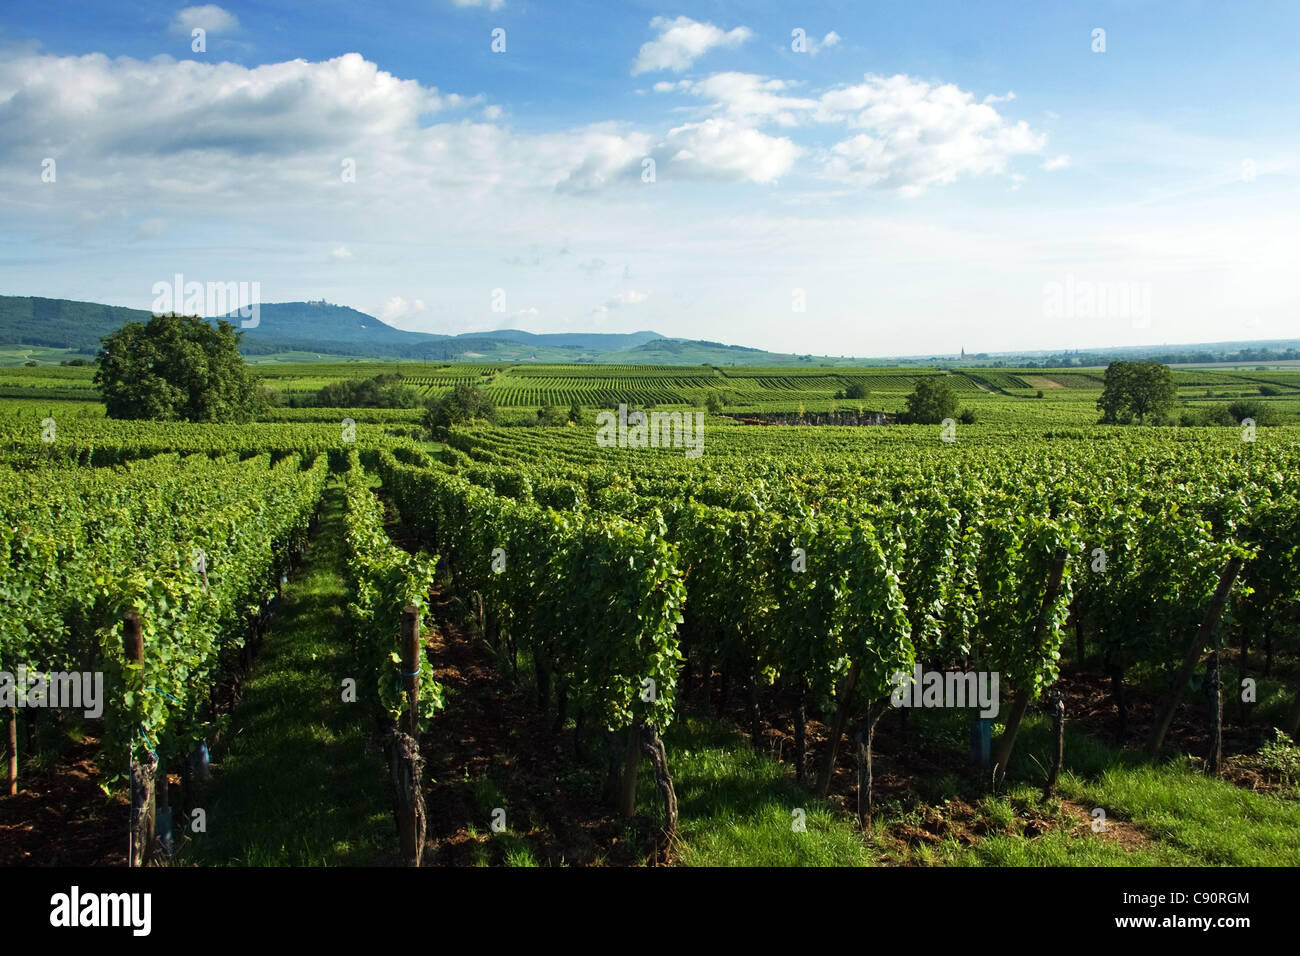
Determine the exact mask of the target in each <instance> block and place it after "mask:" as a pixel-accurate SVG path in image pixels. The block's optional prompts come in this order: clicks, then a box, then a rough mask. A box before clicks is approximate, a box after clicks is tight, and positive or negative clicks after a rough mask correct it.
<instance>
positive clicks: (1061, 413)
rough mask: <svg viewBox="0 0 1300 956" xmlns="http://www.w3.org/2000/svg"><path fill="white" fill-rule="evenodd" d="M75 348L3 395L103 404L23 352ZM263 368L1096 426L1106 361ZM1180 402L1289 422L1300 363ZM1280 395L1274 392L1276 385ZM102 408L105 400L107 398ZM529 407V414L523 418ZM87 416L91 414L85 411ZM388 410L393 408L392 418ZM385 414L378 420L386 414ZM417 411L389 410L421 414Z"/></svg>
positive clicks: (80, 372)
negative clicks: (937, 394) (1244, 409)
mask: <svg viewBox="0 0 1300 956" xmlns="http://www.w3.org/2000/svg"><path fill="white" fill-rule="evenodd" d="M41 352H44V353H54V354H55V355H56V356H66V355H68V354H70V353H67V352H66V351H65V350H52V349H45V350H33V349H21V350H19V349H13V348H10V349H7V350H0V361H4V362H8V364H7V365H3V366H0V399H3V400H17V401H19V402H21V403H22V405H23V406H27V405H29V404H32V403H34V404H36V405H40V404H45V405H48V404H49V403H59V402H74V403H85V402H95V401H96V399H97V397H98V396H97V394H96V392H95V389H94V385H93V382H92V379H93V377H94V369H93V368H88V367H71V366H61V365H57V364H41V365H38V366H36V367H31V368H28V367H25V366H23V365H22V364H21V362H19V364H16V365H15V364H14V363H15V362H17V361H18V360H20V359H21V360H22V361H26V360H27V359H25V358H23V356H25V355H28V354H33V355H35V354H37V353H41ZM253 371H254V374H255V375H257V376H258V377H259V378H261V379H262V380H263V381H265V382H266V384H267V385H268V386H270V387H271V388H272V389H274V390H275V391H277V392H278V393H280V395H281V396H282V397H283V398H284V399H285V400H286V401H287V400H289V399H292V398H294V397H297V398H299V399H301V398H306V397H307V396H309V395H311V394H312V393H314V392H317V391H319V390H320V389H321V388H323V387H324V386H325V385H327V384H329V383H331V382H337V381H343V380H346V379H362V378H369V377H372V376H375V375H400V376H401V377H402V378H403V379H405V381H406V383H407V384H408V385H410V386H411V387H412V388H414V389H415V390H416V391H417V392H418V393H420V394H421V395H422V396H433V395H437V394H439V393H441V392H444V391H446V390H448V389H450V388H452V387H453V386H454V385H455V384H456V383H457V382H469V383H472V384H475V385H479V386H482V387H484V388H486V389H487V391H488V394H490V395H491V396H492V398H493V400H494V401H495V402H496V403H497V405H498V407H500V408H502V409H505V410H510V411H511V413H512V414H511V416H510V417H512V418H513V417H518V415H522V416H523V417H527V416H526V415H524V414H523V413H524V412H527V411H529V410H535V409H538V408H541V407H543V406H546V405H555V406H560V407H562V408H568V407H569V406H570V405H573V404H576V405H579V406H580V407H583V408H588V409H590V408H596V409H604V408H609V409H612V408H616V407H617V406H618V405H619V404H621V403H626V404H628V405H639V406H646V407H649V406H658V407H672V406H685V407H692V408H699V407H703V405H704V404H705V403H706V401H707V400H708V398H709V396H710V395H717V396H718V397H719V398H721V399H722V401H723V402H724V403H725V405H726V407H727V408H728V410H730V411H734V412H828V411H841V412H845V411H852V410H857V409H860V410H863V411H881V412H891V413H896V412H899V411H901V410H902V409H903V408H904V404H905V402H906V399H907V396H908V394H909V393H910V392H911V391H912V389H913V388H914V387H915V385H916V382H917V381H918V380H919V379H920V378H923V377H928V376H936V375H938V376H944V377H945V378H947V379H948V381H949V382H950V383H951V385H952V386H953V388H954V389H955V390H956V392H957V394H958V397H959V401H960V407H961V408H963V409H967V408H968V409H970V410H971V411H972V412H973V413H974V414H975V415H976V418H977V420H978V421H980V422H981V423H988V424H1006V425H1015V424H1025V425H1041V426H1056V425H1088V424H1092V423H1093V422H1095V421H1096V420H1097V407H1096V402H1097V398H1098V397H1099V396H1100V394H1101V388H1102V380H1103V375H1104V370H1101V369H1077V368H1074V369H1059V370H1058V369H1006V368H963V369H953V370H946V371H945V370H942V369H918V368H894V367H878V368H840V369H835V368H826V367H809V366H806V365H800V366H784V367H783V366H713V365H691V366H688V365H585V364H584V365H488V364H485V365H467V364H460V363H442V364H440V363H424V362H362V361H348V362H287V361H286V362H281V363H274V362H270V363H263V364H258V365H255V366H254V367H253ZM1174 381H1175V383H1176V384H1177V386H1178V398H1179V401H1180V402H1182V403H1184V404H1187V405H1193V406H1194V405H1203V404H1206V403H1226V402H1231V401H1234V400H1236V399H1240V398H1262V399H1264V400H1266V401H1268V402H1269V403H1270V405H1273V406H1274V407H1276V408H1277V409H1278V411H1279V412H1280V413H1281V415H1282V418H1283V420H1285V421H1300V367H1293V368H1269V369H1258V368H1255V367H1251V368H1249V369H1242V370H1239V371H1233V370H1230V369H1226V368H1214V369H1208V368H1175V369H1174ZM855 384H856V385H860V386H862V387H863V388H865V389H866V393H867V394H866V397H864V398H862V399H843V398H840V399H837V398H835V395H836V394H837V393H840V394H842V393H843V392H844V391H845V390H846V389H847V388H848V387H849V386H851V385H855ZM1269 392H1272V393H1275V394H1271V395H1270V394H1267V393H1269ZM99 407H100V408H102V406H99ZM334 413H335V410H334V409H280V410H275V411H273V412H272V413H271V414H270V415H269V416H268V418H269V420H273V421H311V420H325V419H328V418H329V417H330V416H332V415H334ZM516 413H518V415H516ZM78 414H85V412H84V411H80V410H79V411H78ZM381 417H382V416H381ZM381 417H372V418H373V420H376V421H378V420H380V418H381ZM416 417H418V416H417V415H416V414H415V413H413V412H411V411H407V412H403V413H400V414H394V415H390V416H387V417H382V419H383V420H392V421H397V420H406V421H410V420H413V419H414V418H416Z"/></svg>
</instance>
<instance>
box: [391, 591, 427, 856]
mask: <svg viewBox="0 0 1300 956" xmlns="http://www.w3.org/2000/svg"><path fill="white" fill-rule="evenodd" d="M420 650H421V643H420V609H419V608H417V607H416V606H415V605H414V604H408V605H406V607H404V608H403V609H402V654H401V657H402V682H403V687H404V689H405V692H406V712H405V714H404V715H403V720H402V721H401V722H400V723H399V724H398V727H397V729H396V730H394V732H393V747H392V762H391V770H392V777H393V789H394V792H395V797H396V801H397V836H398V840H399V842H400V844H401V850H402V859H404V860H405V861H406V865H407V866H419V865H420V859H421V857H422V856H423V855H424V834H425V826H426V820H425V814H424V793H423V791H422V789H421V780H422V777H423V774H422V768H423V760H422V759H421V757H420V713H419V703H420V669H421V668H422V667H423V661H422V660H421V657H422V655H421V654H420Z"/></svg>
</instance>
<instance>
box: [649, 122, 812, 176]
mask: <svg viewBox="0 0 1300 956" xmlns="http://www.w3.org/2000/svg"><path fill="white" fill-rule="evenodd" d="M665 152H667V153H668V154H669V157H670V158H669V163H670V166H669V168H670V169H671V170H672V171H673V172H675V173H677V174H679V175H682V176H684V177H685V178H690V179H701V180H718V181H728V180H729V181H733V182H742V181H743V182H754V183H772V182H775V181H776V180H778V179H780V178H781V177H782V176H784V175H785V174H786V173H788V172H789V171H790V169H791V168H792V167H793V166H794V163H795V160H796V159H798V157H799V156H800V155H801V154H802V153H803V149H802V148H801V147H799V146H796V145H795V144H794V142H793V141H791V140H790V139H788V138H786V137H784V136H780V137H778V136H768V135H767V134H766V133H762V132H760V131H759V130H756V129H753V128H752V127H748V126H743V125H741V124H738V123H734V122H732V121H730V120H726V119H717V118H714V119H707V120H705V121H704V122H702V123H687V124H685V125H683V126H679V127H677V128H676V129H674V130H672V131H671V132H670V133H669V134H668V137H667V139H666V140H665Z"/></svg>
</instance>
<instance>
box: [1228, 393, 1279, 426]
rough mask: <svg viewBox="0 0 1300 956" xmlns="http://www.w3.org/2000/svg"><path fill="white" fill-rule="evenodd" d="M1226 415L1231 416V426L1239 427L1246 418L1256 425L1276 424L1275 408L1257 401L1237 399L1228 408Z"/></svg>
mask: <svg viewBox="0 0 1300 956" xmlns="http://www.w3.org/2000/svg"><path fill="white" fill-rule="evenodd" d="M1228 414H1229V415H1231V416H1232V419H1233V424H1237V425H1240V424H1241V423H1242V422H1243V421H1245V420H1246V419H1247V418H1249V419H1250V420H1251V421H1253V422H1254V423H1255V424H1256V425H1275V424H1277V411H1276V408H1275V407H1274V406H1273V405H1270V404H1269V403H1268V402H1261V401H1260V400H1259V399H1252V398H1242V399H1238V400H1237V401H1235V402H1233V403H1232V404H1231V405H1229V406H1228Z"/></svg>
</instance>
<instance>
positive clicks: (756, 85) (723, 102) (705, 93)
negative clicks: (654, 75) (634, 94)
mask: <svg viewBox="0 0 1300 956" xmlns="http://www.w3.org/2000/svg"><path fill="white" fill-rule="evenodd" d="M678 86H679V88H681V89H684V90H686V91H687V92H689V93H691V94H692V95H694V96H698V97H701V98H702V99H707V100H711V101H712V105H711V107H710V109H712V110H713V111H715V112H722V113H725V114H726V115H727V116H728V117H730V118H731V119H734V120H737V121H740V122H755V123H765V122H774V123H777V124H779V125H781V126H795V125H797V124H799V123H800V122H803V121H804V120H806V119H807V118H808V116H809V115H810V114H811V113H812V112H813V111H814V110H816V109H817V105H818V101H817V100H816V99H815V98H809V97H803V96H791V95H789V91H790V90H791V89H792V88H793V84H791V83H787V82H786V81H785V80H778V79H772V78H769V77H765V76H758V75H756V74H753V73H714V74H713V75H711V76H709V77H706V78H705V79H703V80H698V81H695V82H691V81H687V80H683V81H681V83H679V84H678Z"/></svg>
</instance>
